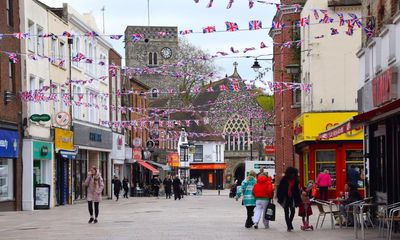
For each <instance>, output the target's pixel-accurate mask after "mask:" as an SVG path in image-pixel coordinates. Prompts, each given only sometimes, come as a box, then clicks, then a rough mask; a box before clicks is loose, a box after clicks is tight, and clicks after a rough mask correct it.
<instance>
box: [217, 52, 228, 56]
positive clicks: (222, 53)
mask: <svg viewBox="0 0 400 240" xmlns="http://www.w3.org/2000/svg"><path fill="white" fill-rule="evenodd" d="M217 54H220V55H221V56H226V55H228V53H226V52H217Z"/></svg>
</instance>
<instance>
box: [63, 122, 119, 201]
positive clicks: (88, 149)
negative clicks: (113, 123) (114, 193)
mask: <svg viewBox="0 0 400 240" xmlns="http://www.w3.org/2000/svg"><path fill="white" fill-rule="evenodd" d="M74 145H75V146H76V147H78V149H79V152H78V155H77V157H76V158H75V160H73V163H72V171H71V172H73V173H74V175H73V176H72V186H74V189H73V194H72V195H73V196H75V197H76V199H75V200H80V199H84V198H85V192H84V191H85V190H84V187H83V186H82V185H81V182H82V181H85V179H86V176H87V172H88V171H89V170H90V168H91V167H96V168H97V169H98V172H99V173H100V174H101V176H102V177H103V180H104V190H103V196H108V197H109V198H111V174H112V172H111V171H112V166H111V160H110V154H111V152H112V145H113V141H112V133H111V131H110V130H109V129H108V128H101V127H95V126H92V125H84V124H81V123H77V122H75V123H74ZM76 191H77V193H75V192H76Z"/></svg>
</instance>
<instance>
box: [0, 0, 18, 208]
mask: <svg viewBox="0 0 400 240" xmlns="http://www.w3.org/2000/svg"><path fill="white" fill-rule="evenodd" d="M0 19H1V20H0V33H3V34H12V33H15V32H20V31H19V26H20V19H19V1H18V0H5V1H1V2H0ZM1 50H2V51H8V52H20V41H19V40H18V39H16V38H13V37H4V38H3V39H2V40H1ZM20 64H21V63H20V62H18V63H15V64H14V63H12V62H11V61H10V60H9V58H8V56H7V55H6V54H4V53H0V96H1V99H0V211H10V210H21V195H22V164H21V162H22V160H21V146H22V145H21V134H20V133H21V131H22V128H21V111H22V106H21V101H20V99H19V97H18V96H17V93H18V92H19V91H21V65H20ZM6 92H8V93H7V95H8V94H9V93H11V94H12V95H11V99H10V101H7V102H6V101H5V100H6V99H5V98H6V96H7V95H6ZM11 138H14V141H10V139H11ZM10 149H13V150H14V151H10Z"/></svg>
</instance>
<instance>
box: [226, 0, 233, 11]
mask: <svg viewBox="0 0 400 240" xmlns="http://www.w3.org/2000/svg"><path fill="white" fill-rule="evenodd" d="M232 4H233V0H229V2H228V6H226V9H229V8H231V7H232Z"/></svg>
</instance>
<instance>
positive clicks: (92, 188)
mask: <svg viewBox="0 0 400 240" xmlns="http://www.w3.org/2000/svg"><path fill="white" fill-rule="evenodd" d="M85 186H87V201H88V209H89V214H90V219H89V223H92V222H94V223H97V218H98V216H99V203H100V201H101V192H102V191H103V188H104V183H103V178H102V177H101V175H100V173H98V172H97V168H96V167H92V168H91V169H90V171H89V172H88V176H87V178H86V180H85ZM93 203H94V214H95V215H94V218H93Z"/></svg>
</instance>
